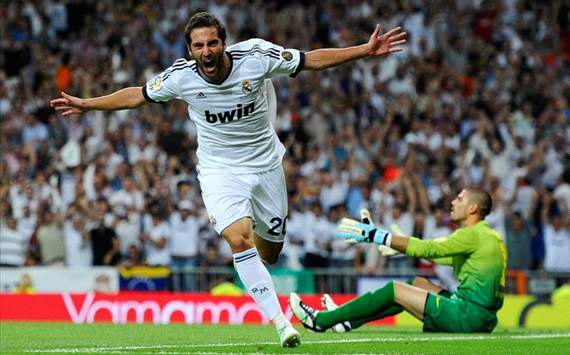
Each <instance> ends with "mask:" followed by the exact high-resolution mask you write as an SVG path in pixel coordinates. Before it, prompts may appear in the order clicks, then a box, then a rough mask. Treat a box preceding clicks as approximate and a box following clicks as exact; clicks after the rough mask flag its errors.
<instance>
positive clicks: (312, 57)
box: [304, 25, 406, 70]
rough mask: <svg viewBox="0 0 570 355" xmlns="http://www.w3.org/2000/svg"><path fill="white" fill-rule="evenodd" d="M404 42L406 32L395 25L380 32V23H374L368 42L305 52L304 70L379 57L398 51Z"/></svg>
mask: <svg viewBox="0 0 570 355" xmlns="http://www.w3.org/2000/svg"><path fill="white" fill-rule="evenodd" d="M405 43H406V32H404V31H403V30H402V28H401V27H396V28H393V29H391V30H390V31H388V32H386V33H384V34H381V30H380V25H376V29H375V30H374V33H372V35H370V39H369V40H368V43H365V44H362V45H359V46H354V47H347V48H322V49H316V50H313V51H310V52H307V53H306V54H305V67H304V68H305V69H306V70H323V69H326V68H330V67H334V66H337V65H340V64H343V63H346V62H349V61H351V60H355V59H360V58H366V57H381V56H385V55H388V54H390V53H395V52H400V51H401V50H402V47H400V46H401V45H403V44H405Z"/></svg>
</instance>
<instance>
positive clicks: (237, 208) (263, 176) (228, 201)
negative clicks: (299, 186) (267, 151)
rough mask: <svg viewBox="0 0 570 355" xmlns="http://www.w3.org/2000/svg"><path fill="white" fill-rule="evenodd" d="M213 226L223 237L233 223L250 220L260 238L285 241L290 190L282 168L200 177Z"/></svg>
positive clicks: (226, 172) (209, 174)
mask: <svg viewBox="0 0 570 355" xmlns="http://www.w3.org/2000/svg"><path fill="white" fill-rule="evenodd" d="M198 179H199V180H200V187H201V189H202V198H203V199H204V205H205V206H206V209H207V210H208V215H209V216H210V223H211V224H212V226H213V227H214V229H215V230H216V232H218V234H220V235H222V232H223V231H224V229H226V228H227V227H229V226H230V225H231V224H233V223H234V222H237V221H238V220H240V219H242V218H244V217H250V218H252V219H253V221H254V231H255V233H257V235H259V236H260V237H261V238H263V239H265V240H268V241H272V242H283V240H284V239H285V234H286V223H287V222H286V218H287V187H286V185H285V175H284V173H283V168H282V167H281V166H279V167H278V168H275V169H273V170H270V171H268V172H264V173H259V174H232V173H231V172H229V171H216V172H207V173H202V172H200V174H198Z"/></svg>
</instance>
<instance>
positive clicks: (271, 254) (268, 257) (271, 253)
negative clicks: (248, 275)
mask: <svg viewBox="0 0 570 355" xmlns="http://www.w3.org/2000/svg"><path fill="white" fill-rule="evenodd" d="M253 240H254V243H255V247H256V248H257V251H258V252H259V256H260V257H261V259H262V260H263V261H265V262H266V263H268V264H269V265H273V264H275V263H277V261H278V260H279V254H280V253H281V250H283V244H284V243H283V242H274V241H270V240H267V239H264V238H262V237H261V236H259V234H257V233H253Z"/></svg>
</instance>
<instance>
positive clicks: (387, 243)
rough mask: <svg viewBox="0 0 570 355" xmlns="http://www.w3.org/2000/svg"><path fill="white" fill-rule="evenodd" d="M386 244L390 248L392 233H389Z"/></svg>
mask: <svg viewBox="0 0 570 355" xmlns="http://www.w3.org/2000/svg"><path fill="white" fill-rule="evenodd" d="M384 245H385V246H387V247H388V248H389V247H391V246H392V233H388V235H387V236H386V239H385V242H384Z"/></svg>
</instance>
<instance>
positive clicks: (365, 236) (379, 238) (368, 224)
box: [337, 209, 410, 255]
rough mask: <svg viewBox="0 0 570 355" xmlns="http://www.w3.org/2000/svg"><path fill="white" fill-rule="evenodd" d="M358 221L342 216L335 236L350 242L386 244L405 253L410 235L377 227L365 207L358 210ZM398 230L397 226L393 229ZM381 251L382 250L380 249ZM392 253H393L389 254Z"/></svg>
mask: <svg viewBox="0 0 570 355" xmlns="http://www.w3.org/2000/svg"><path fill="white" fill-rule="evenodd" d="M360 217H361V220H360V221H356V220H354V219H350V218H343V219H342V220H341V222H340V224H339V225H338V226H337V236H338V237H340V238H343V239H345V240H346V241H347V242H352V243H375V244H377V245H379V246H386V247H388V248H391V249H393V250H396V251H399V252H401V253H405V252H406V249H407V248H408V241H409V239H410V237H407V236H403V235H398V234H394V233H391V232H389V231H387V230H385V229H382V228H379V227H377V226H376V225H375V224H374V222H372V219H371V218H370V212H368V210H367V209H362V210H361V211H360ZM394 230H395V231H397V232H400V231H399V228H396V229H393V231H394ZM380 251H381V252H382V253H384V251H383V250H382V249H381V250H380ZM389 255H393V254H391V253H390V254H389Z"/></svg>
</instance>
